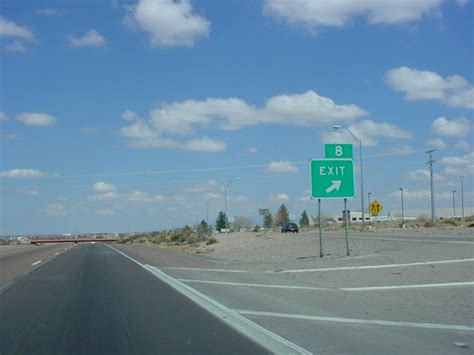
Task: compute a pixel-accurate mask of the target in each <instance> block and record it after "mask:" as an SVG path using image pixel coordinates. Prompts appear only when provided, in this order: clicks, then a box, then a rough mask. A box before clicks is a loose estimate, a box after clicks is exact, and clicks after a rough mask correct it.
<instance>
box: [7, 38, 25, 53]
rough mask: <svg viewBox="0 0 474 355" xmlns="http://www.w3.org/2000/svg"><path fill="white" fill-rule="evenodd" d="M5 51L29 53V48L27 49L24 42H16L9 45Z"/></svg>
mask: <svg viewBox="0 0 474 355" xmlns="http://www.w3.org/2000/svg"><path fill="white" fill-rule="evenodd" d="M5 50H7V51H8V52H12V53H28V52H29V50H28V48H26V46H25V45H24V44H23V42H21V41H19V40H15V41H13V42H12V43H10V44H7V45H6V46H5Z"/></svg>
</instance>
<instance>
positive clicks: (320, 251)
mask: <svg viewBox="0 0 474 355" xmlns="http://www.w3.org/2000/svg"><path fill="white" fill-rule="evenodd" d="M318 217H319V256H320V257H321V258H322V257H323V226H322V218H321V199H320V198H318Z"/></svg>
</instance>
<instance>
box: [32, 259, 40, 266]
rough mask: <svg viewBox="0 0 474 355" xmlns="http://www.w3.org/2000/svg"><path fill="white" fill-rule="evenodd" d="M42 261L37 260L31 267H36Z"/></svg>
mask: <svg viewBox="0 0 474 355" xmlns="http://www.w3.org/2000/svg"><path fill="white" fill-rule="evenodd" d="M42 261H43V260H38V261H35V262H34V263H33V264H31V266H35V265H38V264H39V263H40V262H42Z"/></svg>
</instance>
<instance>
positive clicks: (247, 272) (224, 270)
mask: <svg viewBox="0 0 474 355" xmlns="http://www.w3.org/2000/svg"><path fill="white" fill-rule="evenodd" d="M161 269H162V270H186V271H215V272H230V273H242V274H249V273H257V272H258V271H247V270H232V269H200V268H197V267H162V268H161Z"/></svg>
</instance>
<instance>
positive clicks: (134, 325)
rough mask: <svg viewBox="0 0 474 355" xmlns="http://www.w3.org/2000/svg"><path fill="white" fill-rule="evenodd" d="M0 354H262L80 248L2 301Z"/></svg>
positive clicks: (173, 296) (145, 279)
mask: <svg viewBox="0 0 474 355" xmlns="http://www.w3.org/2000/svg"><path fill="white" fill-rule="evenodd" d="M0 334H1V336H0V354H2V355H6V354H158V353H160V354H191V353H193V354H224V353H225V354H229V353H240V354H242V353H245V354H260V353H267V352H268V351H267V350H265V349H264V348H263V347H261V346H260V345H257V344H256V343H255V342H253V341H252V340H250V339H249V338H247V337H245V336H243V335H242V334H241V333H239V332H237V331H236V330H234V329H233V328H231V327H229V326H228V325H226V324H224V323H223V322H222V321H221V320H219V319H217V318H216V317H214V316H213V315H212V314H210V313H208V312H207V311H205V310H204V309H203V308H201V307H199V306H198V305H196V304H195V303H193V302H192V301H190V300H189V299H188V298H186V297H184V296H183V295H182V294H180V293H178V292H177V291H175V290H174V289H173V288H171V287H170V286H168V285H167V284H165V283H164V282H162V281H160V280H159V279H158V278H156V277H155V276H153V275H152V274H151V273H150V272H147V271H146V270H144V269H143V268H141V267H140V266H139V265H137V264H136V263H134V262H133V261H131V260H128V259H127V258H126V257H124V256H123V255H120V254H119V253H117V252H115V251H114V250H112V249H110V248H108V247H107V246H106V245H102V244H85V245H78V246H76V247H75V248H72V249H71V250H69V251H68V252H66V253H63V254H60V255H58V256H57V257H55V258H54V259H52V260H51V261H49V262H47V263H45V264H44V265H42V266H41V267H40V268H38V269H36V270H35V271H34V272H30V273H28V274H27V275H24V276H20V277H18V278H16V279H15V281H14V282H13V283H12V284H11V285H10V286H9V287H7V288H4V289H3V290H2V291H1V295H0Z"/></svg>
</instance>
